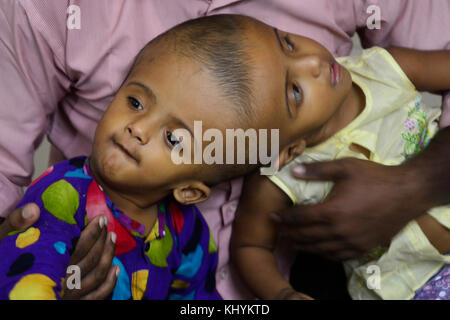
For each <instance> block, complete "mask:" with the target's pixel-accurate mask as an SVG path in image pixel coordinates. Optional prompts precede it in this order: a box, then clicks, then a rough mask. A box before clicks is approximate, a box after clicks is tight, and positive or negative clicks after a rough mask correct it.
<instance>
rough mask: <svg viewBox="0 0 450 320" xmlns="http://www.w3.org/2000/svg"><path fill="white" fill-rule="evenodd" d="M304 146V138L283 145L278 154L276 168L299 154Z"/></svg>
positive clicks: (279, 167)
mask: <svg viewBox="0 0 450 320" xmlns="http://www.w3.org/2000/svg"><path fill="white" fill-rule="evenodd" d="M305 148H306V141H305V140H304V139H298V140H297V141H295V142H293V143H290V144H289V145H287V146H286V147H284V148H283V150H281V151H280V155H279V156H278V170H279V169H281V168H282V167H283V166H285V165H286V164H288V163H289V162H291V161H292V160H294V159H295V158H296V157H298V156H299V155H301V154H302V153H303V151H304V150H305Z"/></svg>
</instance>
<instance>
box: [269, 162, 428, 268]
mask: <svg viewBox="0 0 450 320" xmlns="http://www.w3.org/2000/svg"><path fill="white" fill-rule="evenodd" d="M303 168H304V169H303ZM303 168H302V166H299V167H294V168H293V169H292V175H293V176H294V177H296V178H298V179H305V180H314V181H318V180H322V181H325V180H328V181H333V182H334V186H333V188H332V191H331V192H330V194H329V195H328V197H327V198H326V199H325V201H324V202H322V203H319V204H314V205H309V206H301V205H299V206H295V207H292V208H289V209H287V210H285V211H284V212H280V213H278V217H279V218H277V220H279V223H280V227H281V229H280V234H281V235H282V236H285V237H287V238H288V239H290V240H292V241H293V242H294V245H295V247H296V248H297V249H298V250H300V251H305V252H309V253H314V254H318V255H321V256H323V257H326V258H329V259H332V260H346V259H349V258H356V257H358V256H360V255H361V254H364V253H365V252H367V251H369V250H370V249H373V248H375V247H378V246H387V245H388V244H389V242H390V240H391V239H392V237H393V236H394V235H395V234H396V233H397V232H398V231H399V230H400V229H401V228H402V227H404V226H405V225H406V224H407V223H408V222H409V221H410V220H412V219H414V218H416V217H418V216H420V215H422V214H423V213H425V212H426V210H427V209H429V208H430V206H431V204H429V203H428V202H427V199H426V196H424V195H423V194H421V193H420V188H417V189H419V192H417V189H414V188H415V187H414V181H411V178H413V177H411V171H407V170H406V169H404V168H403V167H402V166H383V165H379V164H376V163H374V162H370V161H364V160H359V159H350V158H348V159H340V160H335V161H330V162H322V163H310V164H305V165H304V166H303ZM416 184H417V183H416Z"/></svg>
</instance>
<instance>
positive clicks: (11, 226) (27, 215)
mask: <svg viewBox="0 0 450 320" xmlns="http://www.w3.org/2000/svg"><path fill="white" fill-rule="evenodd" d="M39 214H40V211H39V207H38V206H37V205H36V204H34V203H28V204H26V205H24V206H23V207H20V208H17V209H15V210H14V211H13V212H11V213H10V214H9V215H8V216H7V217H6V219H5V220H4V221H3V222H2V223H1V224H0V241H2V240H3V238H5V237H6V236H7V235H8V233H10V232H13V231H20V230H24V229H26V228H28V227H30V226H31V225H32V224H33V223H35V222H36V220H37V219H39Z"/></svg>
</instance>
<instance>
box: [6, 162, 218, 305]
mask: <svg viewBox="0 0 450 320" xmlns="http://www.w3.org/2000/svg"><path fill="white" fill-rule="evenodd" d="M87 163H88V161H87V158H86V157H78V158H73V159H71V160H67V161H64V162H61V163H59V164H57V165H55V166H54V167H51V168H50V169H48V170H47V171H46V172H45V173H44V174H43V175H42V176H40V177H39V178H38V179H36V180H35V181H34V182H33V183H32V184H31V185H30V187H29V188H28V190H27V192H26V193H25V196H24V198H23V199H22V201H21V202H20V203H19V204H18V207H19V206H22V205H24V204H26V203H29V202H35V203H36V204H37V205H38V206H39V207H40V209H41V216H40V218H39V220H38V221H37V222H36V223H35V224H34V225H33V226H32V227H30V228H29V229H27V230H25V231H22V232H13V233H11V234H9V235H8V237H6V238H5V239H4V240H3V241H2V242H1V243H0V257H2V261H1V263H0V299H60V298H61V293H62V292H61V289H62V287H61V282H62V280H63V278H64V277H65V276H66V268H67V267H68V264H69V260H70V254H71V253H72V252H73V250H74V247H75V245H76V243H77V240H78V238H79V236H80V233H81V231H82V230H83V229H84V228H85V227H86V225H87V222H88V221H91V220H92V219H93V218H94V217H95V216H97V215H100V214H104V215H107V216H108V231H114V232H115V233H116V234H117V241H116V252H115V257H114V260H113V263H112V264H113V265H119V267H120V270H121V271H120V274H119V277H118V279H117V283H116V287H115V289H114V291H113V293H112V295H111V296H110V298H111V299H113V300H127V299H138V300H139V299H205V300H206V299H221V298H220V296H219V294H218V293H217V291H216V289H215V271H216V267H217V249H216V245H215V243H214V240H213V238H212V236H211V233H210V231H209V228H208V225H207V224H206V222H205V221H204V219H203V217H202V215H201V213H200V212H199V211H198V209H197V207H196V206H193V205H190V206H183V205H179V204H176V203H175V202H174V201H171V200H169V199H165V200H163V201H161V202H160V203H158V218H157V221H156V223H155V225H154V227H153V229H152V230H151V232H150V234H149V235H148V236H147V237H145V236H144V234H143V233H144V226H143V225H141V224H139V223H138V222H136V221H134V220H132V219H130V218H129V217H128V216H126V215H125V214H124V213H122V212H121V211H119V210H118V209H117V208H115V206H114V204H113V203H111V201H110V200H109V199H108V197H107V196H106V194H104V193H103V192H102V190H101V188H100V186H99V185H98V184H97V182H96V181H95V180H94V179H93V177H92V174H91V173H90V171H89V167H88V165H87Z"/></svg>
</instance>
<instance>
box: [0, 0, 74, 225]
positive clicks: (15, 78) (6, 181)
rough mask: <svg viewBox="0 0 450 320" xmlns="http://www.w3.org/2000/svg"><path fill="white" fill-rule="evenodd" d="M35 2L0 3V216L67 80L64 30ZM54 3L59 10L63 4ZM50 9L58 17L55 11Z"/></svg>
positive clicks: (16, 195)
mask: <svg viewBox="0 0 450 320" xmlns="http://www.w3.org/2000/svg"><path fill="white" fill-rule="evenodd" d="M41 3H42V5H41ZM35 4H36V3H34V2H33V1H29V2H24V1H19V0H3V1H1V4H0V39H1V41H0V70H1V73H2V75H1V77H0V97H1V98H2V103H1V105H0V216H6V215H7V214H8V213H9V211H10V210H12V207H13V206H14V204H16V203H17V202H18V200H19V199H20V197H21V196H22V195H23V192H22V187H23V186H26V185H27V184H28V183H29V182H30V178H31V175H32V173H33V170H34V168H33V153H34V150H35V149H36V148H37V147H38V146H39V144H40V142H41V141H42V138H43V136H44V134H45V133H46V128H47V127H48V126H49V124H50V120H51V116H52V114H53V113H54V111H55V109H56V107H57V105H58V101H59V100H60V99H62V97H63V96H64V95H65V93H66V92H67V90H68V88H69V86H70V81H69V80H68V78H67V77H66V75H65V72H64V67H63V63H62V60H61V59H60V58H59V57H64V55H63V50H64V45H63V43H62V41H60V40H61V39H62V36H60V35H56V32H55V30H56V28H55V27H54V26H55V25H57V24H56V23H55V21H51V19H48V17H46V18H43V17H40V16H39V14H38V12H37V11H38V10H37V9H36V10H34V11H33V10H31V9H30V8H32V7H34V5H35ZM39 5H40V6H41V8H40V9H39V10H41V11H42V10H44V9H45V10H47V9H48V8H47V7H49V6H50V4H49V2H48V1H47V2H45V1H42V2H39ZM24 6H27V7H29V8H28V9H25V8H24ZM54 7H58V8H59V9H58V10H59V11H61V10H62V7H61V5H57V6H54ZM50 12H52V11H50ZM63 13H64V11H63ZM50 15H52V14H50ZM53 15H54V16H55V17H56V16H58V19H60V18H59V12H58V14H53ZM65 16H66V15H65V14H64V15H63V16H62V17H63V19H65ZM60 25H61V22H59V26H60ZM44 26H45V27H44ZM47 26H52V27H47ZM57 51H58V52H57Z"/></svg>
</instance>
